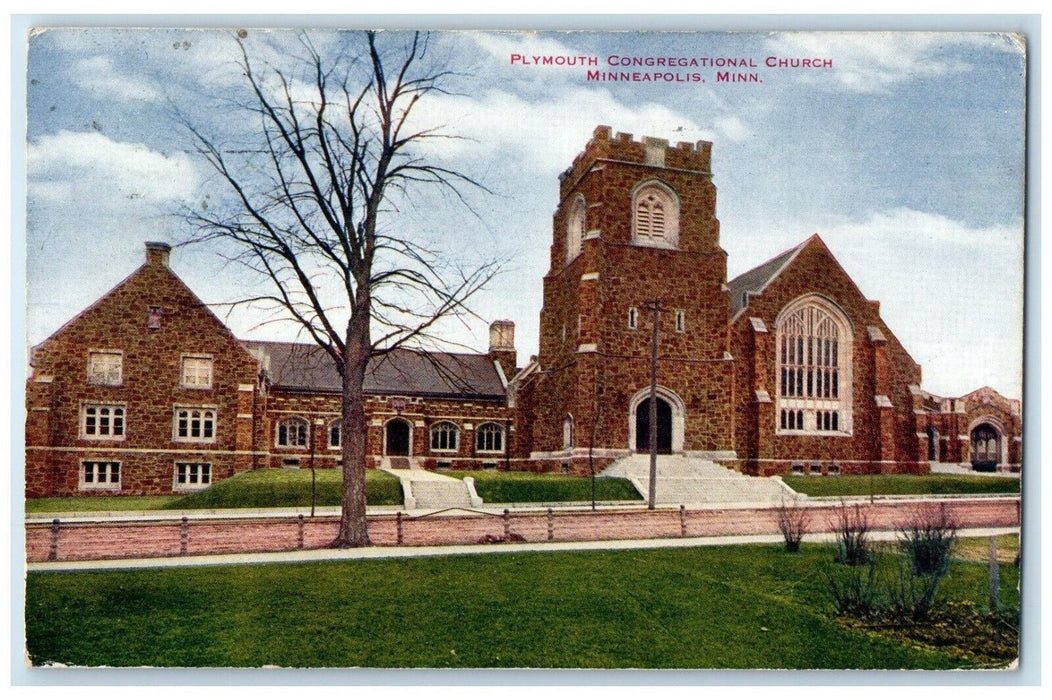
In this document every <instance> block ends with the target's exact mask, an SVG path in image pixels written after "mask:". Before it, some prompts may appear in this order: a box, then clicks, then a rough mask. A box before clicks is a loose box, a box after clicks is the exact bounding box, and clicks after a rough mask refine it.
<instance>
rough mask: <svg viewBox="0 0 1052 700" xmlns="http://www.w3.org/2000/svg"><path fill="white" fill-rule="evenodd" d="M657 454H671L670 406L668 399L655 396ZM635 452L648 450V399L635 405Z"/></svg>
mask: <svg viewBox="0 0 1052 700" xmlns="http://www.w3.org/2000/svg"><path fill="white" fill-rule="evenodd" d="M656 401H657V430H656V432H655V435H654V438H655V440H657V451H658V454H661V455H668V454H672V406H671V405H670V404H669V402H668V401H666V400H665V399H663V398H661V397H660V396H658V397H656ZM635 448H636V452H650V399H649V398H647V399H643V400H642V401H640V402H639V405H638V406H636V445H635Z"/></svg>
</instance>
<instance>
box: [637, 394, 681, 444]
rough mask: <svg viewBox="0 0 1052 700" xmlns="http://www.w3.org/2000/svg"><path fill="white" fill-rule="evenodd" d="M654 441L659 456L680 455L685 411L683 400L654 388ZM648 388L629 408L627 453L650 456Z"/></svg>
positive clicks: (638, 395)
mask: <svg viewBox="0 0 1052 700" xmlns="http://www.w3.org/2000/svg"><path fill="white" fill-rule="evenodd" d="M656 394H657V412H658V417H657V418H658V419H657V441H658V453H659V454H675V453H679V452H683V442H684V440H683V433H684V426H685V424H686V409H685V407H684V404H683V400H682V399H681V398H680V397H679V396H678V395H677V394H676V393H675V392H674V391H671V390H670V389H667V388H665V387H660V386H659V387H658V388H657V392H656ZM649 426H650V388H649V387H648V388H646V389H642V390H640V391H639V392H638V393H636V395H635V396H633V397H632V400H631V401H630V402H629V405H628V449H630V450H632V451H633V452H649V451H650V443H649V438H648V435H649Z"/></svg>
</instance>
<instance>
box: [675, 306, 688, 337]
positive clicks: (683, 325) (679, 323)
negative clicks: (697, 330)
mask: <svg viewBox="0 0 1052 700" xmlns="http://www.w3.org/2000/svg"><path fill="white" fill-rule="evenodd" d="M686 330H687V314H686V312H684V311H677V312H676V332H677V333H683V332H684V331H686Z"/></svg>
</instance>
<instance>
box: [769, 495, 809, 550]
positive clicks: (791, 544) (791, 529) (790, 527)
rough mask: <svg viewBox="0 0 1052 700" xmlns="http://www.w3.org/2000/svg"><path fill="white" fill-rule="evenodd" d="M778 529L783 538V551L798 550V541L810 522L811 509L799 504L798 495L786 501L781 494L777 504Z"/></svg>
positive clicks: (801, 539)
mask: <svg viewBox="0 0 1052 700" xmlns="http://www.w3.org/2000/svg"><path fill="white" fill-rule="evenodd" d="M777 513H778V529H779V530H780V531H781V533H782V539H784V540H785V551H787V552H790V553H794V552H799V551H800V543H801V542H802V541H803V539H804V533H805V532H807V526H808V525H809V524H810V523H811V511H810V510H808V509H807V508H806V507H804V506H803V505H801V504H800V498H799V496H795V495H794V496H793V497H792V500H790V501H789V502H788V503H786V500H785V496H782V503H781V505H779V506H778V509H777Z"/></svg>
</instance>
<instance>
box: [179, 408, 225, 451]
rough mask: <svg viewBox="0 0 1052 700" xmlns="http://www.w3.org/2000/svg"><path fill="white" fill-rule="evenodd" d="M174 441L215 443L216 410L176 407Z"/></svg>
mask: <svg viewBox="0 0 1052 700" xmlns="http://www.w3.org/2000/svg"><path fill="white" fill-rule="evenodd" d="M173 423H174V427H173V430H172V439H173V440H174V441H176V442H215V439H216V409H215V408H213V407H204V406H198V407H187V406H176V407H175V417H174V420H173Z"/></svg>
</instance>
